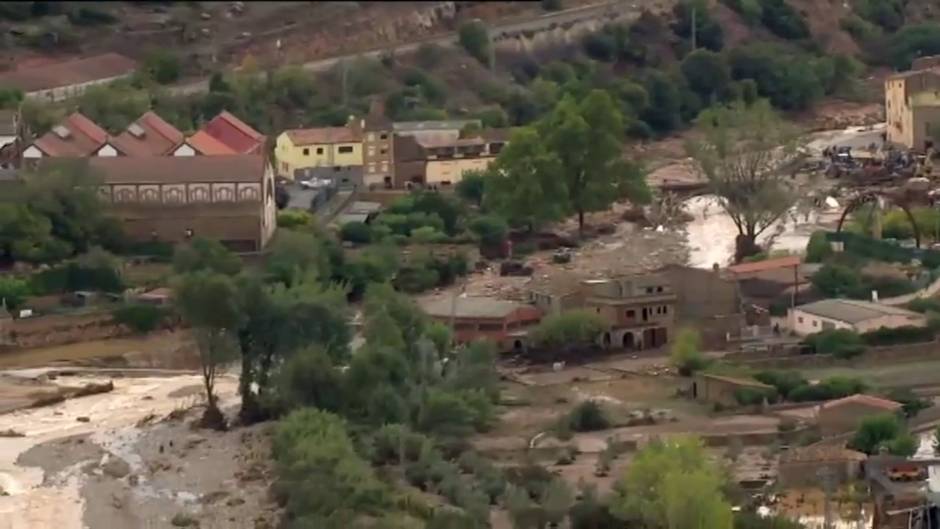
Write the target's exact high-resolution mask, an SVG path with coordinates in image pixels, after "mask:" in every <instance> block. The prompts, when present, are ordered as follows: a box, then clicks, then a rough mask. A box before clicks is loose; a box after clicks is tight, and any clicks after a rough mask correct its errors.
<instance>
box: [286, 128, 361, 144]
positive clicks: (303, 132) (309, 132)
mask: <svg viewBox="0 0 940 529" xmlns="http://www.w3.org/2000/svg"><path fill="white" fill-rule="evenodd" d="M284 134H287V137H288V138H290V141H291V143H293V144H294V145H315V144H328V143H355V142H358V141H362V134H360V133H358V132H356V131H354V130H352V129H349V128H347V127H322V128H316V129H291V130H286V131H284Z"/></svg>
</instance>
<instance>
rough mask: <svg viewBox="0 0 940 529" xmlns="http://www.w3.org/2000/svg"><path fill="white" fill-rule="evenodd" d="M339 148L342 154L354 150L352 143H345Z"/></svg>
mask: <svg viewBox="0 0 940 529" xmlns="http://www.w3.org/2000/svg"><path fill="white" fill-rule="evenodd" d="M337 150H338V151H339V153H340V154H349V153H351V152H352V151H353V148H352V145H343V146H342V147H340V148H339V149H337Z"/></svg>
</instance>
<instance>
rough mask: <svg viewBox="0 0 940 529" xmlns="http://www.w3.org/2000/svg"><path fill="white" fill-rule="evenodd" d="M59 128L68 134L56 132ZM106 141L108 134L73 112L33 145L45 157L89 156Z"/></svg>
mask: <svg viewBox="0 0 940 529" xmlns="http://www.w3.org/2000/svg"><path fill="white" fill-rule="evenodd" d="M59 127H61V128H63V129H64V130H65V131H67V132H68V135H67V136H66V137H62V136H61V135H60V134H59V133H57V132H56V130H57V129H58V128H59ZM107 139H108V133H107V132H105V131H104V129H102V128H101V127H99V126H98V125H95V123H94V122H92V121H91V120H90V119H88V118H86V117H85V116H83V115H81V114H79V113H78V112H75V113H74V114H72V115H70V116H69V117H67V118H65V120H63V121H62V123H59V124H58V125H56V126H55V127H53V129H52V130H50V131H49V132H47V133H45V134H43V135H42V136H40V137H39V139H37V140H36V141H35V142H33V145H35V146H36V147H37V148H38V149H39V150H40V151H42V152H43V154H45V155H46V156H52V157H63V156H91V155H92V154H93V153H94V152H95V151H97V150H98V149H99V148H100V147H101V146H102V145H104V142H105V141H107Z"/></svg>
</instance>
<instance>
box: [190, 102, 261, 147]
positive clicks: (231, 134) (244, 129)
mask: <svg viewBox="0 0 940 529" xmlns="http://www.w3.org/2000/svg"><path fill="white" fill-rule="evenodd" d="M202 130H203V131H204V132H206V133H207V134H209V135H210V136H212V137H213V138H215V139H217V140H219V141H220V142H222V143H224V144H225V145H227V146H228V147H229V148H230V149H231V150H233V151H235V152H237V153H241V154H248V153H256V152H259V151H260V149H261V147H262V146H263V145H264V140H265V138H264V135H263V134H261V133H260V132H258V131H256V130H255V129H253V128H251V127H250V126H248V125H247V124H246V123H245V122H244V121H242V120H240V119H238V118H237V117H235V116H233V115H232V114H230V113H229V112H228V111H225V110H223V111H222V113H221V114H219V115H218V116H216V117H214V118H212V119H211V120H210V121H209V122H208V123H206V124H205V126H203V127H202Z"/></svg>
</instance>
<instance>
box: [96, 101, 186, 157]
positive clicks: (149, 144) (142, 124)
mask: <svg viewBox="0 0 940 529" xmlns="http://www.w3.org/2000/svg"><path fill="white" fill-rule="evenodd" d="M132 125H136V126H137V127H139V128H140V131H142V134H137V135H135V134H134V133H133V132H132V131H131V128H132V127H131V126H129V127H128V128H127V130H125V131H124V132H122V133H121V134H120V135H119V136H117V137H116V138H114V139H113V140H112V143H113V144H114V146H115V147H116V148H117V149H118V150H119V151H120V152H121V153H122V154H124V155H126V156H163V155H165V154H169V153H170V152H172V151H173V149H175V148H176V147H177V146H178V145H179V144H181V143H182V142H183V133H182V132H180V131H178V130H176V128H175V127H174V126H173V125H170V124H169V123H167V122H166V121H164V120H163V118H161V117H160V116H158V115H157V114H155V113H154V112H147V113H146V114H144V115H143V116H140V117H139V118H138V119H137V121H135V122H134V123H133V124H132Z"/></svg>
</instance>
